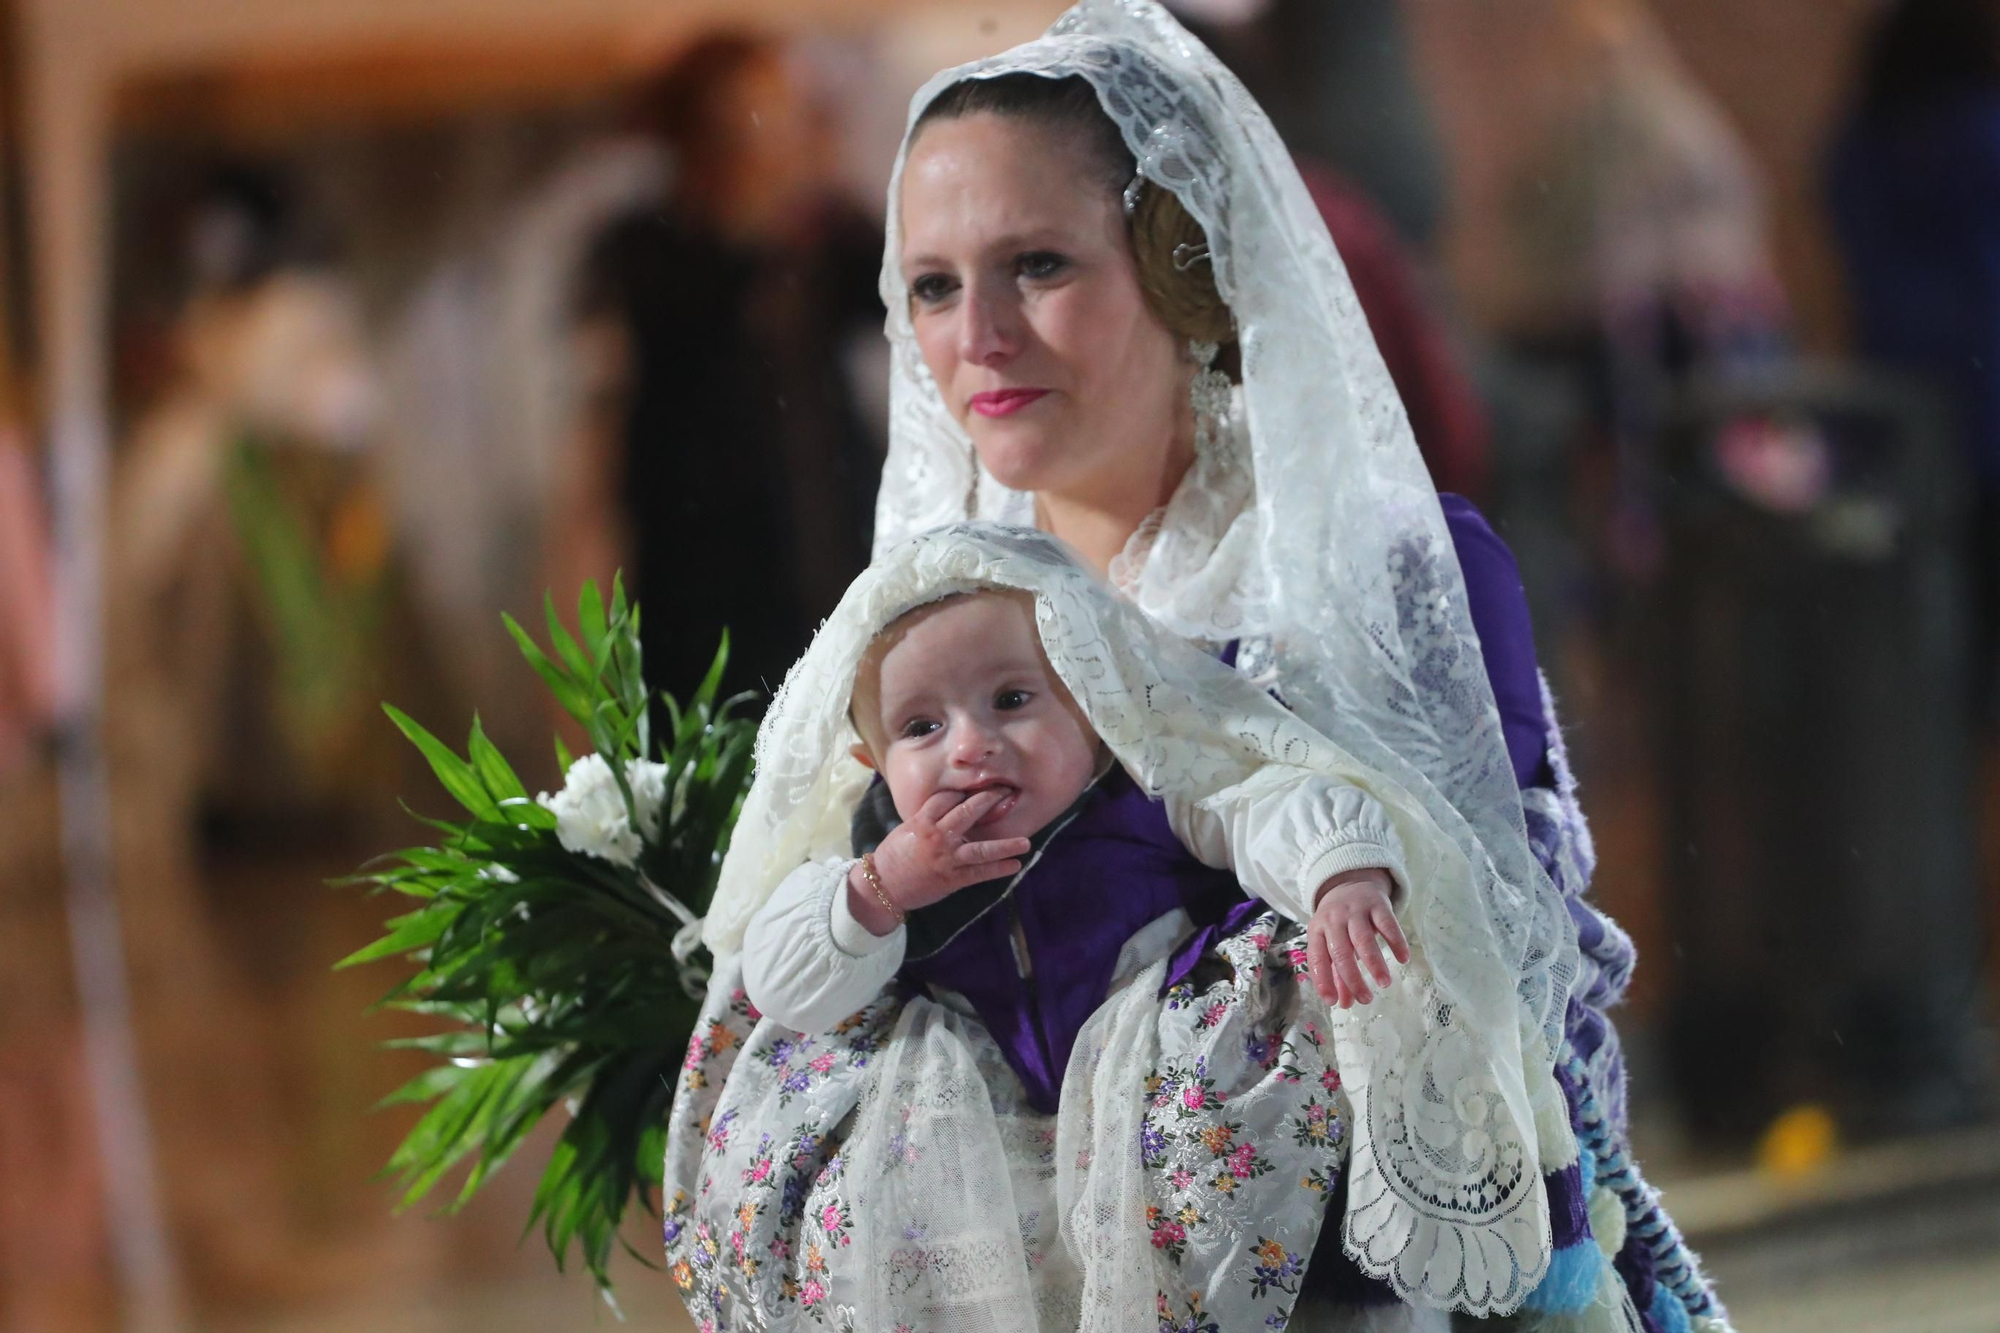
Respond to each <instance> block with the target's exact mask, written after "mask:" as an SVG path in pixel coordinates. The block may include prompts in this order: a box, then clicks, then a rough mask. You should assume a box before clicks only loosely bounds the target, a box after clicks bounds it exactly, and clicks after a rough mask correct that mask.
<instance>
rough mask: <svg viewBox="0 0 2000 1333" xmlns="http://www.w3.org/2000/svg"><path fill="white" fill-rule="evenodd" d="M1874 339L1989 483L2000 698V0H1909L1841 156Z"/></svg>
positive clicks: (1873, 47)
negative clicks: (1935, 393) (1931, 399)
mask: <svg viewBox="0 0 2000 1333" xmlns="http://www.w3.org/2000/svg"><path fill="white" fill-rule="evenodd" d="M1827 197H1828V202H1829V205H1830V207H1831V209H1832V213H1833V221H1834V226H1835V232H1836V235H1837V237H1838V239H1839V242H1840V247H1841V253H1842V257H1843V259H1844V260H1845V262H1846V267H1847V275H1848V282H1849V286H1850V289H1851V294H1852V297H1853V301H1854V313H1855V321H1856V333H1857V335H1858V341H1859V343H1860V347H1861V350H1862V351H1863V352H1864V353H1865V354H1866V355H1867V356H1869V357H1870V358H1872V359H1874V360H1877V361H1879V362H1881V363H1882V364H1884V365H1888V366H1892V367H1895V368H1897V369H1900V370H1904V371H1907V372H1911V373H1913V374H1915V375H1917V376H1920V377H1921V378H1922V379H1923V380H1925V381H1926V382H1928V383H1929V384H1931V385H1933V386H1934V387H1935V388H1937V389H1938V390H1940V391H1941V392H1942V393H1943V394H1944V395H1945V397H1946V400H1947V402H1948V404H1949V407H1950V410H1951V412H1952V415H1953V417H1954V425H1955V428H1956V431H1957V437H1958V441H1959V444H1960V445H1961V447H1962V449H1963V452H1964V457H1965V459H1966V463H1967V466H1968V468H1969V470H1970V472H1971V475H1972V477H1973V478H1974V480H1975V482H1976V489H1975V499H1974V504H1973V512H1972V515H1971V522H1970V525H1969V526H1970V531H1969V536H1970V550H1969V552H1968V557H1969V559H1968V572H1969V573H1970V575H1971V582H1972V585H1973V587H1972V591H1973V594H1974V603H1973V608H1974V609H1973V620H1972V625H1973V655H1972V662H1973V664H1974V681H1973V683H1974V688H1975V691H1976V694H1977V698H1976V704H1977V706H1978V707H1979V709H1980V711H1981V714H1982V715H1983V716H1984V718H1985V720H1986V722H1987V724H1988V725H1989V726H1990V725H1991V724H1992V722H1993V720H1994V717H1995V711H1996V707H2000V672H1996V636H2000V7H1996V5H1995V4H1994V3H1993V0H1898V2H1897V3H1894V4H1892V5H1890V6H1889V8H1888V9H1887V10H1886V11H1885V12H1884V13H1883V14H1882V16H1881V17H1880V19H1879V20H1878V22H1877V23H1876V25H1875V27H1874V30H1873V31H1872V32H1871V33H1870V34H1869V36H1868V38H1867V41H1866V44H1865V48H1864V50H1863V51H1862V53H1861V59H1860V68H1859V86H1858V87H1857V89H1856V92H1855V97H1854V103H1853V106H1852V109H1851V110H1850V112H1849V114H1848V117H1847V121H1846V124H1845V126H1844V128H1843V129H1842V130H1841V133H1840V135H1839V138H1838V141H1837V143H1836V145H1835V147H1834V150H1833V153H1832V156H1831V158H1830V161H1829V164H1828V172H1827Z"/></svg>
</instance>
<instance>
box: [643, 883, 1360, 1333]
mask: <svg viewBox="0 0 2000 1333" xmlns="http://www.w3.org/2000/svg"><path fill="white" fill-rule="evenodd" d="M1214 957H1215V958H1216V959H1218V960H1220V961H1221V962H1223V963H1225V964H1226V966H1223V967H1219V968H1218V967H1204V968H1203V969H1199V970H1198V971H1197V974H1196V975H1197V976H1198V977H1201V976H1210V977H1212V976H1215V975H1218V974H1219V975H1220V976H1221V979H1219V980H1209V981H1207V982H1205V983H1197V982H1196V981H1193V980H1190V981H1186V982H1183V983H1181V984H1180V985H1178V986H1176V987H1174V988H1173V989H1172V990H1171V991H1169V992H1168V993H1167V994H1166V996H1165V997H1164V999H1163V998H1161V997H1160V994H1159V982H1160V976H1161V965H1160V964H1158V963H1155V964H1153V965H1152V966H1150V967H1147V968H1144V969H1143V970H1140V971H1139V972H1138V973H1137V974H1136V975H1135V976H1132V977H1131V978H1130V979H1129V980H1128V982H1127V983H1126V984H1125V985H1124V986H1122V987H1121V988H1120V989H1118V990H1117V991H1115V992H1114V994H1113V996H1112V998H1111V1000H1110V1001H1109V1002H1107V1004H1106V1006H1105V1008H1104V1010H1102V1011H1100V1016H1099V1018H1098V1019H1093V1021H1092V1026H1091V1027H1089V1028H1087V1029H1086V1033H1087V1034H1089V1035H1088V1036H1087V1037H1086V1038H1085V1040H1088V1041H1090V1042H1091V1044H1092V1054H1091V1055H1089V1056H1088V1057H1087V1058H1086V1059H1085V1060H1084V1061H1083V1063H1082V1066H1081V1067H1079V1066H1078V1065H1076V1064H1073V1065H1072V1078H1073V1079H1076V1080H1080V1082H1078V1083H1077V1084H1076V1086H1075V1087H1073V1088H1072V1087H1069V1086H1066V1087H1065V1090H1064V1098H1063V1103H1064V1110H1063V1111H1062V1112H1061V1113H1059V1114H1058V1115H1057V1116H1054V1117H1049V1116H1043V1115H1039V1114H1036V1113H1035V1112H1034V1111H1033V1110H1032V1109H1031V1108H1029V1107H1028V1106H1027V1104H1026V1102H1025V1097H1024V1094H1022V1093H1021V1091H1020V1088H1019V1085H1018V1083H1016V1082H1015V1081H1014V1079H1013V1075H1012V1073H1011V1071H1010V1070H1009V1069H1008V1068H1007V1066H1006V1064H1005V1062H1004V1059H1003V1057H1002V1056H1001V1055H1000V1053H999V1051H998V1048H997V1047H995V1046H994V1045H993V1043H992V1040H991V1039H990V1037H988V1036H987V1035H986V1033H985V1031H984V1029H983V1028H981V1027H980V1025H979V1024H978V1023H977V1021H976V1020H972V1019H970V1018H967V1017H964V1016H962V1015H960V1014H958V1013H956V1012H954V1011H952V1010H950V1009H948V1008H946V1007H944V1006H941V1005H939V1004H936V1003H933V1002H932V1001H930V1000H928V999H923V998H917V999H909V1000H904V999H902V998H900V997H898V996H895V995H885V996H884V997H883V998H882V999H881V1000H879V1001H877V1002H876V1003H874V1004H872V1005H870V1006H869V1007H868V1008H867V1009H865V1010H863V1011H862V1012H861V1013H859V1014H856V1015H855V1016H854V1017H853V1018H851V1019H849V1020H847V1022H845V1023H843V1024H842V1025H841V1029H840V1030H839V1031H837V1032H833V1033H828V1034H824V1035H823V1036H816V1037H805V1036H802V1035H801V1034H798V1033H793V1032H789V1031H787V1030H786V1029H783V1028H781V1027H779V1026H777V1025H776V1024H775V1023H774V1022H772V1021H771V1020H769V1019H766V1018H763V1017H762V1016H761V1015H759V1014H758V1013H757V1012H756V1010H755V1009H754V1008H752V1007H751V1006H750V1004H749V1002H748V1000H747V998H746V997H745V996H744V994H743V991H742V989H741V984H740V980H739V978H740V968H739V966H738V964H737V963H736V962H735V961H734V960H731V962H729V963H728V964H726V965H725V966H724V967H722V968H720V969H718V971H717V974H716V979H715V980H716V984H715V986H714V988H713V989H712V990H711V992H710V996H709V1000H708V1002H707V1005H706V1007H705V1009H704V1012H703V1021H702V1023H701V1025H700V1027H699V1028H698V1030H697V1035H696V1037H695V1039H694V1041H693V1042H692V1043H691V1045H690V1048H689V1055H688V1060H687V1062H686V1064H685V1066H684V1067H683V1069H682V1071H681V1079H680V1086H679V1088H678V1089H677V1091H676V1096H675V1100H674V1111H673V1118H672V1121H671V1122H670V1126H669V1135H668V1145H667V1157H666V1189H665V1196H666V1198H667V1200H668V1203H667V1206H666V1208H665V1210H664V1211H665V1237H666V1246H667V1262H668V1273H669V1277H670V1279H671V1280H672V1281H673V1282H674V1284H675V1285H676V1286H677V1287H678V1288H679V1290H680V1292H681V1295H682V1297H683V1299H684V1300H685V1301H686V1303H687V1306H688V1309H689V1312H690V1314H691V1315H692V1316H693V1319H694V1321H695V1326H696V1327H697V1328H698V1329H700V1330H702V1333H727V1331H731V1330H741V1329H766V1328H770V1329H817V1328H831V1329H855V1330H872V1329H892V1330H893V1329H907V1330H910V1333H968V1331H969V1330H975V1329H977V1330H991V1331H992V1333H1001V1330H1005V1331H1006V1333H1022V1330H1024V1329H1025V1330H1032V1329H1035V1328H1040V1329H1046V1330H1058V1329H1062V1330H1067V1329H1075V1328H1079V1327H1082V1328H1094V1329H1103V1330H1106V1331H1107V1333H1109V1331H1110V1330H1118V1333H1127V1331H1128V1330H1132V1329H1139V1328H1152V1327H1155V1326H1157V1327H1159V1328H1161V1329H1172V1330H1180V1329H1194V1328H1218V1329H1222V1328H1227V1329H1237V1328H1251V1327H1257V1328H1283V1327H1285V1325H1286V1323H1287V1321H1288V1320H1289V1318H1290V1314H1291V1305H1292V1301H1293V1300H1294V1298H1296V1296H1297V1294H1298V1291H1299V1286H1300V1283H1301V1282H1302V1281H1303V1279H1304V1276H1305V1272H1306V1263H1307V1260H1308V1258H1309V1257H1310V1256H1311V1254H1312V1252H1313V1246H1314V1243H1315V1242H1316V1240H1317V1238H1318V1235H1319V1230H1320V1225H1321V1221H1322V1219H1323V1218H1324V1216H1325V1213H1326V1208H1327V1202H1328V1197H1329V1194H1330V1192H1331V1191H1332V1190H1335V1189H1338V1188H1341V1187H1342V1180H1343V1162H1344V1160H1345V1159H1346V1157H1347V1155H1348V1152H1349V1148H1350V1132H1349V1130H1350V1126H1351V1124H1352V1112H1351V1110H1350V1108H1349V1105H1348V1102H1347V1100H1346V1095H1345V1092H1344V1090H1343V1087H1342V1082H1341V1077H1340V1074H1339V1073H1338V1072H1337V1071H1336V1070H1335V1068H1334V1066H1333V1064H1332V1062H1331V1057H1332V1050H1333V1043H1332V1041H1331V1040H1330V1039H1329V1038H1328V1036H1327V1033H1326V1022H1327V1013H1326V1010H1325V1009H1324V1007H1323V1006H1321V1005H1320V1004H1319V1002H1318V1001H1317V999H1316V998H1315V997H1314V996H1313V995H1312V993H1311V991H1310V987H1309V984H1308V983H1307V982H1306V981H1305V980H1304V968H1305V964H1304V958H1305V953H1304V948H1303V934H1302V931H1301V929H1300V927H1298V926H1297V925H1295V924H1292V923H1290V922H1287V921H1286V920H1284V919H1283V918H1281V917H1279V916H1277V915H1276V914H1275V913H1266V914H1265V915H1263V916H1261V917H1259V918H1257V919H1256V920H1254V921H1252V922H1251V923H1250V924H1249V925H1247V926H1246V927H1244V928H1243V929H1242V930H1240V931H1239V932H1238V933H1237V934H1235V935H1233V936H1229V937H1227V938H1225V939H1224V940H1222V941H1221V942H1220V943H1219V944H1218V945H1217V946H1216V948H1215V951H1214ZM808 1043H810V1044H808ZM826 1056H831V1057H832V1059H831V1061H830V1062H826V1061H823V1059H822V1058H823V1057H826ZM815 1062H821V1063H825V1064H826V1067H825V1068H824V1069H816V1068H814V1065H815ZM802 1069H803V1070H805V1071H807V1075H808V1076H807V1078H806V1079H804V1080H803V1086H800V1083H801V1080H800V1079H799V1071H800V1070H802ZM1091 1083H1095V1084H1096V1090H1095V1092H1093V1090H1092V1089H1089V1088H1087V1087H1086V1086H1085V1085H1086V1084H1091ZM1099 1108H1101V1109H1102V1110H1103V1111H1104V1112H1106V1113H1104V1114H1099V1113H1097V1111H1098V1109H1099ZM1100 1211H1102V1212H1103V1213H1104V1216H1105V1217H1106V1219H1107V1221H1110V1222H1113V1223H1116V1225H1096V1224H1094V1223H1092V1222H1090V1221H1089V1219H1092V1218H1095V1217H1097V1216H1098V1215H1099V1213H1100ZM1030 1311H1032V1312H1033V1313H1032V1316H1029V1315H1027V1314H1026V1312H1030Z"/></svg>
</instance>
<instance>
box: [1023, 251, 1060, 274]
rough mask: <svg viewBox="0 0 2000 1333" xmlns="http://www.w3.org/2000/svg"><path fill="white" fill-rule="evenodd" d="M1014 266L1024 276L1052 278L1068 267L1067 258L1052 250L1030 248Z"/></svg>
mask: <svg viewBox="0 0 2000 1333" xmlns="http://www.w3.org/2000/svg"><path fill="white" fill-rule="evenodd" d="M1014 266H1015V268H1016V269H1017V270H1018V271H1019V272H1020V274H1021V276H1022V277H1024V278H1053V277H1055V276H1056V275H1057V274H1058V273H1061V272H1062V271H1063V270H1064V269H1066V268H1068V267H1069V260H1067V259H1065V258H1064V257H1063V256H1061V255H1059V254H1057V253H1055V252H1054V251H1053V250H1030V251H1029V252H1028V253H1027V254H1024V255H1022V256H1021V257H1020V258H1018V259H1016V260H1015V261H1014Z"/></svg>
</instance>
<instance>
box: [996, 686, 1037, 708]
mask: <svg viewBox="0 0 2000 1333" xmlns="http://www.w3.org/2000/svg"><path fill="white" fill-rule="evenodd" d="M1028 698H1029V696H1028V692H1027V691H1026V690H1002V691H1000V693H998V694H996V695H994V696H993V706H994V707H995V708H997V709H999V710H1000V711H1001V712H1003V713H1011V712H1013V711H1014V710H1015V709H1016V708H1026V707H1027V706H1028Z"/></svg>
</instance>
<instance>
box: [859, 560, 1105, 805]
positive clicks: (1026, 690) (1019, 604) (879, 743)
mask: <svg viewBox="0 0 2000 1333" xmlns="http://www.w3.org/2000/svg"><path fill="white" fill-rule="evenodd" d="M900 630H901V637H900V638H899V639H897V640H896V641H895V642H894V643H893V644H892V645H891V646H890V647H889V648H888V650H887V651H886V652H884V653H882V654H881V657H880V665H879V670H877V671H875V672H874V673H872V679H871V680H869V681H865V682H864V686H865V685H866V684H870V683H872V684H873V685H874V688H873V689H868V688H865V687H864V688H862V689H860V690H858V691H857V694H856V699H855V703H856V706H857V710H860V709H863V708H870V706H871V705H872V709H871V711H872V712H873V713H874V716H873V718H863V719H862V723H863V725H862V732H863V734H864V736H865V737H866V740H867V746H866V748H867V750H868V752H869V757H870V758H871V759H872V760H873V762H874V765H875V767H876V768H877V769H879V770H880V772H881V774H882V778H883V780H884V781H885V782H887V783H888V785H889V795H890V796H891V797H892V798H893V799H894V801H895V803H896V813H897V814H899V815H901V816H902V817H903V818H904V819H909V818H911V817H912V816H913V815H915V814H916V812H917V811H918V810H920V809H922V808H923V805H924V803H925V802H926V801H928V800H930V798H931V797H932V796H934V795H936V794H937V793H938V792H940V791H953V792H964V793H966V794H967V795H970V794H972V793H973V792H978V791H984V790H986V789H987V788H994V789H996V790H999V791H1001V792H1004V793H1005V797H1004V799H1002V800H1001V802H1000V803H999V804H998V805H996V806H995V807H994V808H993V810H992V811H991V813H989V814H987V815H986V816H985V817H984V818H983V819H981V820H980V821H979V823H978V824H976V825H974V826H973V832H972V834H971V837H972V840H974V841H978V842H984V841H987V840H989V839H994V838H1017V837H1020V838H1025V837H1028V836H1031V835H1032V834H1034V833H1037V832H1039V831H1040V830H1041V829H1042V828H1043V827H1045V826H1046V825H1048V824H1049V823H1050V822H1051V821H1053V820H1054V819H1055V818H1056V816H1058V815H1060V814H1061V813H1062V812H1063V811H1064V810H1066V809H1068V808H1069V806H1070V804H1071V803H1072V802H1074V801H1075V800H1076V798H1077V797H1078V796H1080V795H1082V793H1083V789H1084V788H1085V787H1087V786H1089V785H1090V780H1091V777H1092V775H1093V773H1094V771H1095V768H1096V764H1097V738H1096V736H1094V735H1093V734H1092V733H1091V732H1090V731H1089V729H1088V728H1087V726H1086V725H1085V723H1084V721H1083V716H1082V714H1081V712H1080V711H1079V710H1078V709H1077V707H1076V704H1075V701H1074V700H1073V699H1071V697H1070V694H1069V691H1068V690H1067V689H1065V688H1064V686H1063V683H1062V681H1061V680H1060V679H1058V678H1057V676H1056V674H1055V672H1054V671H1053V670H1052V669H1051V668H1050V667H1049V664H1048V661H1047V659H1046V658H1044V657H1043V655H1042V649H1041V639H1040V637H1039V636H1038V635H1037V634H1036V633H1035V624H1034V612H1033V610H1032V603H1031V601H1030V600H1029V599H1028V598H1027V597H1026V595H1025V594H1023V595H1018V596H1017V595H1011V594H1004V593H976V594H973V595H972V596H969V597H959V598H955V599H953V600H951V601H948V602H945V603H943V604H941V605H940V606H938V607H936V608H935V609H927V610H922V611H918V612H917V613H916V614H915V615H914V616H912V617H911V618H910V620H909V621H908V622H906V623H905V624H904V625H903V626H901V627H900ZM870 675H871V673H868V672H867V671H866V670H865V669H864V676H870ZM871 695H872V696H873V697H872V698H871V697H870V696H871ZM871 721H872V722H873V723H874V725H869V723H870V722H871Z"/></svg>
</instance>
